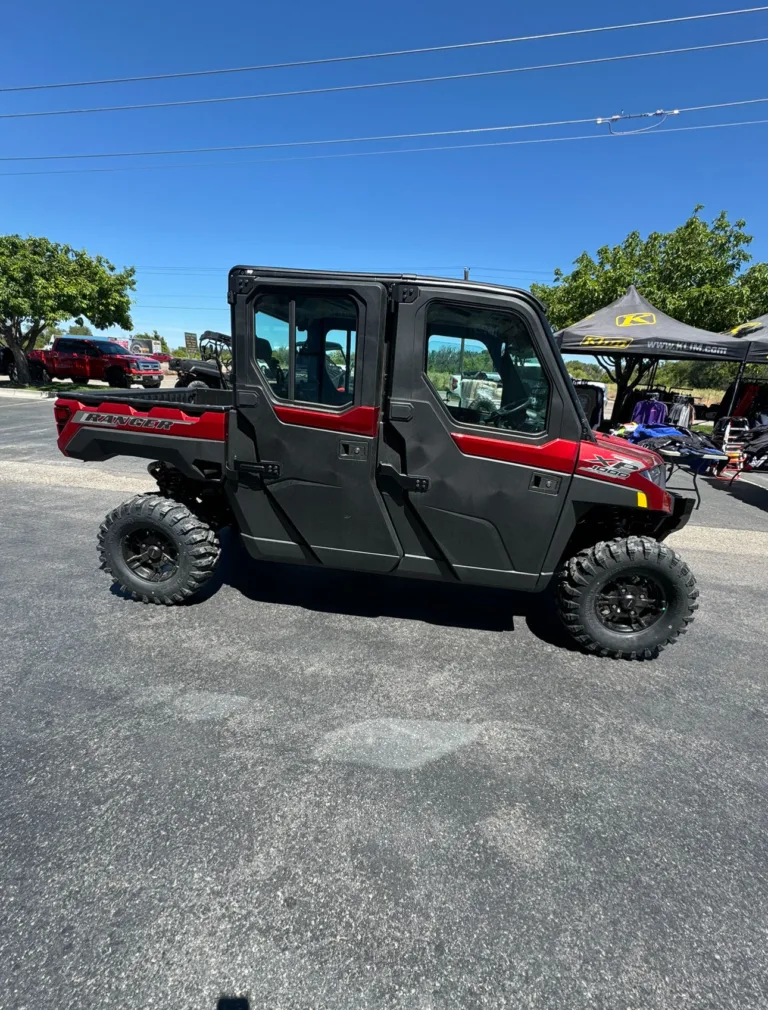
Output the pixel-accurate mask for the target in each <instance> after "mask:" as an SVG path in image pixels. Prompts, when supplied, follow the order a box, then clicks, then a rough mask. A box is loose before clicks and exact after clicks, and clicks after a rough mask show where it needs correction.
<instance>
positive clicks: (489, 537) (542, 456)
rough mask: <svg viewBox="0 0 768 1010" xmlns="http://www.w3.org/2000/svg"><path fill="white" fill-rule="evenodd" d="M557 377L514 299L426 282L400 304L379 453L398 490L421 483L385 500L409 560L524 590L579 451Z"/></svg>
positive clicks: (546, 346)
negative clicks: (396, 473) (394, 470)
mask: <svg viewBox="0 0 768 1010" xmlns="http://www.w3.org/2000/svg"><path fill="white" fill-rule="evenodd" d="M566 381H567V380H566V379H565V378H564V375H563V370H562V366H561V365H560V363H559V362H558V361H557V358H556V351H555V349H554V347H553V346H552V343H551V338H550V337H549V336H548V335H547V334H545V332H544V328H543V325H542V322H541V320H540V319H539V317H538V316H537V314H536V312H535V311H534V310H533V308H532V307H531V306H530V305H528V304H527V303H526V302H524V301H523V300H517V299H515V298H513V297H510V296H508V295H503V296H502V295H495V294H491V293H483V292H478V291H474V290H471V289H467V290H466V292H462V293H461V294H457V293H456V291H455V290H453V291H444V292H441V290H440V289H439V288H435V289H433V290H429V291H427V290H426V289H422V290H421V292H420V293H418V295H417V297H416V299H415V300H414V301H411V302H410V303H407V302H406V303H404V304H401V305H399V307H398V322H397V334H396V340H395V354H394V360H393V365H392V377H391V404H390V408H389V418H388V423H387V426H386V427H385V429H384V431H383V436H382V459H384V457H385V455H387V454H388V456H389V458H390V460H391V461H392V462H393V463H394V465H395V467H399V468H400V469H401V473H405V475H406V476H405V478H404V479H403V483H404V485H405V487H406V488H408V486H409V482H408V479H407V478H423V479H422V481H421V483H420V484H414V483H413V482H412V481H411V482H410V490H408V491H407V493H406V494H403V495H398V494H397V493H396V492H395V493H393V494H391V495H387V496H386V499H385V500H386V502H387V507H388V509H389V510H390V514H391V517H392V519H393V522H394V524H395V526H396V528H397V529H398V531H400V530H407V529H408V528H409V527H410V528H411V529H412V530H413V531H414V532H415V533H416V536H415V537H412V538H411V546H409V547H407V548H406V554H407V555H416V556H412V557H411V558H410V561H409V560H408V557H406V562H405V565H406V566H409V567H411V568H413V569H414V570H418V568H419V566H421V570H422V572H423V574H428V573H429V571H430V568H432V569H434V568H440V567H441V566H442V568H443V570H445V569H450V571H451V572H452V573H453V575H454V576H455V577H456V578H458V579H460V580H462V581H466V582H474V583H482V584H486V585H499V586H508V587H510V588H521V589H529V588H533V586H534V585H535V583H536V580H537V578H538V576H539V574H540V571H541V568H542V566H543V564H544V559H545V556H546V553H547V548H548V546H549V543H550V540H551V538H552V536H553V534H554V531H555V527H556V525H557V521H558V518H559V516H560V513H561V511H562V508H563V504H564V502H565V499H566V495H567V492H568V487H569V484H570V481H571V476H572V474H573V471H574V467H575V462H576V456H577V451H578V438H579V422H578V417H577V415H576V413H575V410H574V408H573V404H572V401H571V400H570V398H569V397H568V395H567V389H566V388H565V382H566ZM395 483H396V480H395ZM404 536H405V534H404Z"/></svg>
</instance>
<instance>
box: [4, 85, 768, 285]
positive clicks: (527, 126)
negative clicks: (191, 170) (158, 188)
mask: <svg viewBox="0 0 768 1010" xmlns="http://www.w3.org/2000/svg"><path fill="white" fill-rule="evenodd" d="M765 102H768V97H766V98H745V99H742V100H740V101H736V102H718V103H716V104H713V105H691V106H689V107H687V108H683V109H674V110H669V111H666V110H663V109H658V110H656V111H655V112H642V113H621V114H620V115H617V116H600V117H598V116H588V117H585V118H582V119H555V120H550V121H548V122H540V123H512V124H504V125H502V126H472V127H465V128H462V129H456V130H426V131H422V132H420V133H389V134H379V135H376V136H367V137H334V138H331V139H324V140H286V141H272V142H269V143H264V144H228V145H224V146H217V147H181V148H158V149H154V150H148V151H112V152H109V151H102V152H98V153H95V154H91V153H86V154H9V155H0V162H4V161H72V160H90V159H94V158H149V157H161V156H163V157H165V156H168V157H170V156H176V155H185V154H217V153H223V152H227V153H230V152H233V151H262V150H276V149H277V150H279V149H284V148H296V147H325V146H334V145H338V144H369V143H380V142H382V141H386V140H421V139H426V138H428V137H455V136H461V135H467V134H482V133H503V132H508V131H511V130H540V129H544V128H546V127H556V126H583V125H584V124H585V123H595V124H596V125H611V124H615V123H618V122H622V121H624V120H633V119H648V118H650V117H659V118H662V117H667V116H672V115H675V116H677V115H681V114H682V113H687V112H704V111H709V110H711V109H730V108H736V107H737V106H743V105H759V104H761V103H765ZM457 269H458V268H457ZM461 269H463V268H461Z"/></svg>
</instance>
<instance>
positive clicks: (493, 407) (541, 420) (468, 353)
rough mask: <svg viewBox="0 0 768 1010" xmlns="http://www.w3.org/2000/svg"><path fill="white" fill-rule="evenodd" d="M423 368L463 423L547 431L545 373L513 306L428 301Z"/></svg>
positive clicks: (523, 430) (548, 392) (523, 324)
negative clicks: (505, 308)
mask: <svg viewBox="0 0 768 1010" xmlns="http://www.w3.org/2000/svg"><path fill="white" fill-rule="evenodd" d="M426 372H427V377H428V378H429V381H430V382H431V383H432V385H433V386H434V387H435V390H436V391H437V393H438V395H439V396H440V398H441V399H442V400H443V402H444V404H445V406H446V408H447V409H448V411H449V412H450V413H451V415H452V416H453V417H454V418H455V419H456V420H457V421H460V422H461V423H462V424H478V425H483V426H486V427H495V428H506V429H508V430H510V431H519V432H525V433H530V434H539V433H541V432H543V431H546V428H547V413H548V410H549V399H550V384H549V379H548V378H547V375H546V373H545V372H544V369H543V368H542V366H541V362H540V360H539V358H538V355H537V354H536V350H535V348H534V345H533V340H532V338H531V335H530V333H529V332H528V329H527V327H526V325H525V323H524V321H523V319H522V318H521V317H520V316H518V315H516V314H515V313H513V312H499V311H498V310H496V309H486V308H472V307H465V306H462V305H447V304H446V305H443V304H441V303H439V302H436V303H433V304H432V305H430V306H429V307H428V309H427V361H426Z"/></svg>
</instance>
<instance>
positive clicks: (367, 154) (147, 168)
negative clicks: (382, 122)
mask: <svg viewBox="0 0 768 1010" xmlns="http://www.w3.org/2000/svg"><path fill="white" fill-rule="evenodd" d="M763 123H768V119H748V120H743V121H741V122H736V123H707V124H702V125H700V126H675V127H671V128H667V129H663V130H656V131H655V132H654V133H653V134H637V133H629V134H626V136H628V137H636V136H646V135H647V136H651V135H653V136H657V137H663V136H666V135H667V134H668V133H689V132H691V131H693V130H719V129H727V128H729V127H734V126H758V125H760V124H763ZM620 136H622V135H621V134H610V133H587V134H581V135H580V136H576V137H534V138H531V139H529V140H496V141H491V142H489V143H484V144H448V145H440V146H432V147H409V148H404V149H402V150H394V151H347V152H344V153H343V154H310V155H306V156H304V157H289V158H259V159H256V160H242V161H195V162H182V163H180V164H179V163H177V164H175V165H130V166H127V167H125V168H122V167H117V168H115V167H112V168H64V169H54V170H53V171H50V170H46V169H35V170H33V171H31V172H0V179H3V178H10V177H12V176H22V175H82V174H85V173H111V172H154V171H164V170H165V169H169V168H170V169H177V168H219V167H222V166H225V167H229V166H238V165H271V164H275V163H276V162H288V161H330V160H334V159H338V158H373V157H380V156H382V155H396V154H422V153H427V152H430V151H467V150H473V149H476V148H484V147H520V146H522V145H524V144H564V143H570V142H572V141H576V140H610V139H613V138H615V137H620Z"/></svg>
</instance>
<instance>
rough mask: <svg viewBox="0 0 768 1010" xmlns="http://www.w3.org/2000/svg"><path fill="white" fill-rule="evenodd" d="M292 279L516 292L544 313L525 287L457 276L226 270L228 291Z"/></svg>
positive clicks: (510, 293)
mask: <svg viewBox="0 0 768 1010" xmlns="http://www.w3.org/2000/svg"><path fill="white" fill-rule="evenodd" d="M273 277H274V278H280V279H285V278H289V279H292V278H293V279H295V280H296V281H297V282H301V281H348V282H349V283H350V284H354V283H355V282H360V281H369V282H370V281H373V282H378V283H380V284H385V285H393V284H415V285H417V286H418V287H423V288H426V287H441V288H444V287H451V288H455V289H457V290H463V291H477V292H481V293H482V292H485V293H486V294H505V295H515V296H516V297H518V298H521V299H522V300H524V301H527V302H528V303H529V304H530V305H532V306H533V307H534V308H535V309H536V311H537V312H540V313H542V314H544V313H545V312H546V309H545V306H544V305H542V303H541V302H540V301H539V299H538V298H536V296H535V295H532V294H531V292H530V291H526V290H525V288H514V287H508V286H506V285H503V284H486V283H484V282H480V281H471V280H470V281H465V280H459V279H458V278H456V277H427V276H422V275H420V274H383V273H352V272H347V271H344V270H297V269H294V268H292V267H260V266H236V267H232V269H231V270H230V271H229V290H230V292H232V293H237V292H238V290H239V282H241V280H242V278H248V279H252V280H256V279H260V280H269V279H270V278H273Z"/></svg>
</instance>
